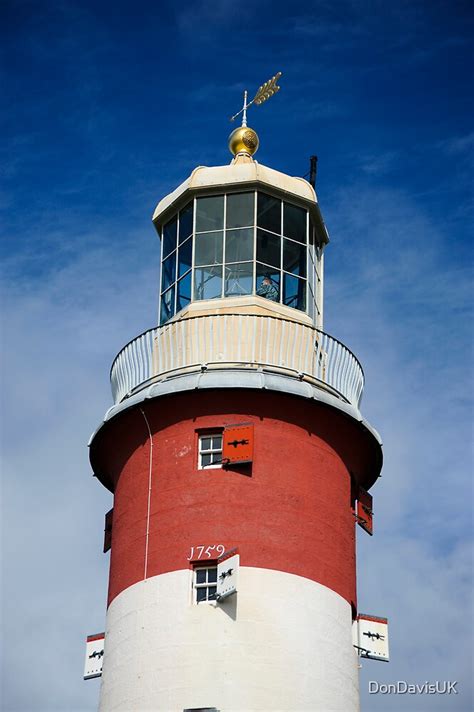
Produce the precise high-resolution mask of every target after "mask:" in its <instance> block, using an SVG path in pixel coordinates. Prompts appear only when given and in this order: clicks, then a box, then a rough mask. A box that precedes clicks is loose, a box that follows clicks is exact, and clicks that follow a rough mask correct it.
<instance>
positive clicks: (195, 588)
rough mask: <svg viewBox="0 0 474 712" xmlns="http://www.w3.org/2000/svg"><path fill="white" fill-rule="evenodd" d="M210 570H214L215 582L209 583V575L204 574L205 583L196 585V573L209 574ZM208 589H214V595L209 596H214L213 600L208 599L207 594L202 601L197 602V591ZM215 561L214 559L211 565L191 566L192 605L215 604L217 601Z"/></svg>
mask: <svg viewBox="0 0 474 712" xmlns="http://www.w3.org/2000/svg"><path fill="white" fill-rule="evenodd" d="M211 570H214V571H215V572H216V580H215V582H214V581H209V574H208V573H206V581H205V582H204V583H198V582H197V574H198V571H206V572H209V571H211ZM209 588H215V589H216V590H215V593H214V594H211V596H214V597H213V598H208V595H209V594H206V598H204V599H202V600H201V601H198V600H197V592H198V590H203V589H209ZM216 596H217V559H215V560H214V561H213V562H212V563H209V562H208V563H207V565H206V566H200V565H197V566H193V605H196V606H198V605H199V604H201V603H216V601H217V598H216Z"/></svg>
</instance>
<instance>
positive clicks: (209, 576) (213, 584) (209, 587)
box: [194, 566, 217, 603]
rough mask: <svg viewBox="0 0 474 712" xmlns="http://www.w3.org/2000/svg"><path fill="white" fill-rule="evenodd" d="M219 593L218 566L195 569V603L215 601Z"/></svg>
mask: <svg viewBox="0 0 474 712" xmlns="http://www.w3.org/2000/svg"><path fill="white" fill-rule="evenodd" d="M216 593H217V566H205V567H204V566H202V567H199V568H196V569H194V603H203V602H204V601H215V600H216Z"/></svg>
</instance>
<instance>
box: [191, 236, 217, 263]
mask: <svg viewBox="0 0 474 712" xmlns="http://www.w3.org/2000/svg"><path fill="white" fill-rule="evenodd" d="M195 240H196V247H195V254H194V264H196V265H215V264H222V247H223V241H224V233H223V232H222V231H221V230H219V232H207V233H205V234H203V235H196V238H195Z"/></svg>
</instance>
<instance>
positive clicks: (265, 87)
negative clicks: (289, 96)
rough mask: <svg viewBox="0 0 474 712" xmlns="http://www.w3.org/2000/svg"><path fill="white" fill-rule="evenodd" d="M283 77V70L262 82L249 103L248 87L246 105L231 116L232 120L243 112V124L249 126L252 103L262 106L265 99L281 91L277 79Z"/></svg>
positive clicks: (245, 93)
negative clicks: (248, 120)
mask: <svg viewBox="0 0 474 712" xmlns="http://www.w3.org/2000/svg"><path fill="white" fill-rule="evenodd" d="M280 77H281V72H277V73H276V74H275V76H274V77H272V78H271V79H269V80H268V82H265V84H262V86H261V87H259V89H258V91H257V93H256V94H255V96H254V98H253V99H252V101H249V103H248V104H247V89H246V90H245V91H244V105H243V107H242V108H241V110H240V111H238V112H237V113H236V114H234V115H233V116H231V119H230V120H231V121H235V119H236V118H237V116H240V114H242V126H247V109H248V108H249V106H251V105H252V104H257V106H260V104H263V102H264V101H267V99H270V97H271V96H273V95H274V94H276V93H277V91H280V87H279V86H278V85H277V81H278V80H279V79H280Z"/></svg>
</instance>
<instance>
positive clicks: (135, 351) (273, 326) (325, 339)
mask: <svg viewBox="0 0 474 712" xmlns="http://www.w3.org/2000/svg"><path fill="white" fill-rule="evenodd" d="M229 368H235V369H246V370H248V369H250V370H260V371H262V370H263V371H270V372H276V373H281V374H285V375H287V376H290V377H292V378H296V379H299V380H306V381H309V382H311V383H313V384H314V385H316V386H317V387H319V388H322V389H324V390H327V391H329V392H330V393H331V394H332V395H335V396H336V397H338V398H340V399H342V400H343V401H345V402H346V403H349V404H351V405H353V406H355V407H356V408H358V407H359V403H360V399H361V397H362V391H363V387H364V373H363V370H362V366H361V365H360V363H359V361H358V360H357V358H356V357H355V356H354V354H353V353H352V352H351V351H349V349H348V348H346V346H344V344H342V343H341V342H340V341H338V340H337V339H335V338H334V337H332V336H329V334H326V333H325V332H323V331H320V330H318V329H316V328H314V327H312V326H308V325H306V324H302V323H299V322H296V321H292V320H289V319H284V318H280V317H269V316H260V315H256V314H209V315H205V316H194V317H189V318H186V319H181V320H175V321H171V322H169V323H167V324H165V325H164V326H162V327H155V328H153V329H149V330H148V331H146V332H144V333H143V334H141V335H140V336H138V337H137V338H135V339H133V340H132V341H130V342H129V343H128V344H127V345H126V346H125V347H124V348H123V349H122V350H121V351H120V353H119V354H118V355H117V357H116V358H115V360H114V362H113V364H112V368H111V373H110V380H111V386H112V394H113V398H114V402H115V403H120V402H122V401H123V400H124V399H126V398H127V397H129V396H131V395H133V394H135V393H137V392H138V391H140V390H141V389H142V388H145V387H147V386H149V385H151V384H152V383H154V382H156V381H158V380H163V379H167V378H173V377H176V376H179V375H182V374H185V373H192V372H199V371H203V370H211V369H216V370H219V369H226V370H228V369H229Z"/></svg>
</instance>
